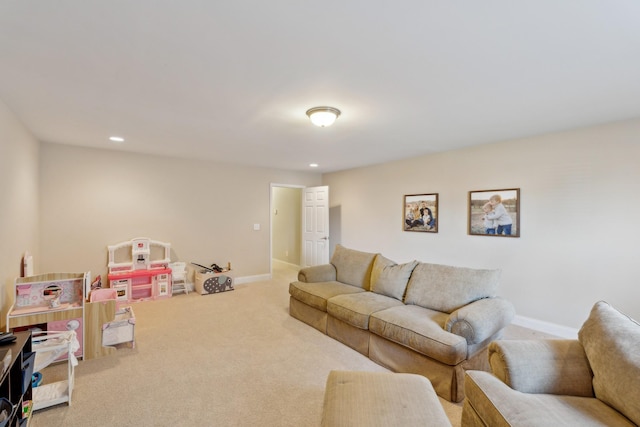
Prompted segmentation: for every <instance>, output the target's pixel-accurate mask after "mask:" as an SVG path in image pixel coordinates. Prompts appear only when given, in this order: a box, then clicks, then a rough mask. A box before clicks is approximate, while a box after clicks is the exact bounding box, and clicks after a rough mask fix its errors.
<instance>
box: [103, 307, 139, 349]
mask: <svg viewBox="0 0 640 427" xmlns="http://www.w3.org/2000/svg"><path fill="white" fill-rule="evenodd" d="M135 325H136V317H135V315H134V313H133V308H131V307H124V308H122V309H120V310H118V311H117V312H116V317H115V320H113V321H112V322H109V323H105V324H104V326H103V327H102V345H103V346H107V345H116V344H121V343H126V342H130V343H131V344H132V345H134V343H135V341H134V340H135V331H134V329H135Z"/></svg>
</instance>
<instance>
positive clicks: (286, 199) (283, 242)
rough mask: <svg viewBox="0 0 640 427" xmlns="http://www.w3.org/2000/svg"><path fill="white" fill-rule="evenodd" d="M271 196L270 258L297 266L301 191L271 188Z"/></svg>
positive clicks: (300, 228)
mask: <svg viewBox="0 0 640 427" xmlns="http://www.w3.org/2000/svg"><path fill="white" fill-rule="evenodd" d="M272 194H273V195H272V205H271V211H272V212H271V214H272V215H273V216H272V218H273V219H272V224H273V246H272V257H273V258H274V259H277V260H279V261H282V262H285V263H287V264H292V265H293V266H299V265H300V251H301V242H302V190H301V189H300V188H287V187H273V193H272Z"/></svg>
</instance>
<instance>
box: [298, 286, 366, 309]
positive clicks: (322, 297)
mask: <svg viewBox="0 0 640 427" xmlns="http://www.w3.org/2000/svg"><path fill="white" fill-rule="evenodd" d="M357 292H364V290H363V289H362V288H358V287H356V286H351V285H345V284H344V283H340V282H316V283H305V282H292V283H290V284H289V295H291V296H292V297H293V298H295V299H297V300H298V301H300V302H303V303H305V304H307V305H309V306H311V307H313V308H317V309H318V310H321V311H324V312H326V311H327V300H328V299H329V298H332V297H335V296H336V295H341V294H353V293H357Z"/></svg>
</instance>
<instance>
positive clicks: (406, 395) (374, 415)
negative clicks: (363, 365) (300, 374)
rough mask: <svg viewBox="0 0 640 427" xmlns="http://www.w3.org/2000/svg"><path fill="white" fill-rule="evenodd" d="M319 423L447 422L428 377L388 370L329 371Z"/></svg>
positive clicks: (327, 426) (331, 426)
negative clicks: (320, 421)
mask: <svg viewBox="0 0 640 427" xmlns="http://www.w3.org/2000/svg"><path fill="white" fill-rule="evenodd" d="M322 426H323V427H337V426H340V427H351V426H363V427H364V426H367V427H375V426H380V427H391V426H398V427H410V426H423V427H424V426H449V427H451V423H450V422H449V419H448V418H447V415H446V414H445V412H444V409H443V408H442V405H440V401H439V400H438V396H437V395H436V392H435V391H434V390H433V386H432V385H431V383H430V382H429V380H428V379H427V378H425V377H423V376H421V375H415V374H396V373H391V372H359V371H331V372H330V373H329V377H328V378H327V387H326V389H325V394H324V407H323V412H322Z"/></svg>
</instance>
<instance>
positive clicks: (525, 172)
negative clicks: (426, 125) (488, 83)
mask: <svg viewBox="0 0 640 427" xmlns="http://www.w3.org/2000/svg"><path fill="white" fill-rule="evenodd" d="M639 138H640V120H633V121H628V122H621V123H616V124H610V125H605V126H598V127H593V128H589V129H584V130H576V131H571V132H566V133H557V134H553V135H547V136H541V137H536V138H529V139H524V140H518V141H507V142H503V143H496V144H490V145H483V146H478V147H474V148H468V149H464V150H458V151H451V152H446V153H440V154H434V155H428V156H422V157H418V158H414V159H410V160H404V161H397V162H392V163H387V164H383V165H379V166H372V167H366V168H361V169H355V170H349V171H344V172H339V173H333V174H327V175H325V176H324V177H323V184H325V185H329V186H330V188H331V197H330V201H331V206H332V208H331V211H332V212H339V214H340V220H339V223H338V224H336V220H335V219H334V220H333V221H332V236H331V242H332V245H335V244H336V243H342V244H343V245H345V246H347V247H352V248H356V249H361V250H365V251H372V252H378V251H379V252H381V253H383V254H384V255H386V256H388V257H390V258H392V259H395V260H396V261H398V262H405V261H409V260H411V259H418V260H422V261H428V262H435V263H444V264H452V265H461V266H470V267H487V268H501V269H502V270H503V274H502V291H501V293H502V295H503V296H505V297H506V298H508V299H509V300H511V301H512V302H513V303H514V304H515V306H516V309H517V311H518V314H519V315H521V316H524V317H527V318H532V319H537V320H541V321H544V322H550V323H552V324H558V325H564V326H566V327H570V328H578V327H579V326H580V325H581V324H582V323H583V321H584V320H585V319H586V317H587V315H588V312H589V310H590V309H591V307H592V306H593V304H594V303H595V302H596V301H597V300H600V299H604V300H607V301H609V302H610V303H612V304H614V305H615V306H617V307H618V308H620V309H621V310H623V311H625V312H626V313H627V314H629V315H631V316H632V317H634V318H636V319H640V304H638V301H640V286H638V278H639V277H640V262H638V261H639V259H640V258H639V256H640V250H639V243H638V242H640V222H639V220H638V214H639V213H640V140H639ZM504 188H520V189H521V230H522V232H521V237H520V238H498V237H484V236H468V235H467V197H468V191H471V190H491V189H504ZM416 193H418V194H419V193H439V195H440V215H439V233H438V234H426V233H412V232H404V231H402V201H403V195H405V194H416ZM333 230H338V231H339V233H340V235H339V236H336V235H334V234H333Z"/></svg>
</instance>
